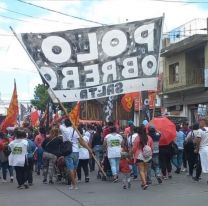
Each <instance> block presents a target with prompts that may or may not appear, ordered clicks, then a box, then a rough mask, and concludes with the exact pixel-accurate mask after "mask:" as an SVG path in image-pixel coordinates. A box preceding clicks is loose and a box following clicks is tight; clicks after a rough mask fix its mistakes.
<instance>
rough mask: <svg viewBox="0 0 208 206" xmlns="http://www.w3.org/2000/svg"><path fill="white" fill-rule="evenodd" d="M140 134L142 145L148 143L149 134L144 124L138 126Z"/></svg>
mask: <svg viewBox="0 0 208 206" xmlns="http://www.w3.org/2000/svg"><path fill="white" fill-rule="evenodd" d="M138 134H139V137H140V146H141V147H144V146H145V145H147V142H148V136H147V133H146V128H145V127H144V125H140V126H139V127H138Z"/></svg>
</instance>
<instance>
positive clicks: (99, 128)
mask: <svg viewBox="0 0 208 206" xmlns="http://www.w3.org/2000/svg"><path fill="white" fill-rule="evenodd" d="M102 131H103V129H102V127H101V126H100V125H98V126H97V128H96V132H97V133H98V134H101V133H102Z"/></svg>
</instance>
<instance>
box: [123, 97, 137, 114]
mask: <svg viewBox="0 0 208 206" xmlns="http://www.w3.org/2000/svg"><path fill="white" fill-rule="evenodd" d="M133 102H134V99H133V97H132V96H131V94H125V95H124V96H123V97H122V99H121V104H122V106H123V108H124V110H125V111H126V112H130V111H131V108H132V106H133Z"/></svg>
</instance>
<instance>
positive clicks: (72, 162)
mask: <svg viewBox="0 0 208 206" xmlns="http://www.w3.org/2000/svg"><path fill="white" fill-rule="evenodd" d="M65 163H66V167H67V170H76V169H77V167H78V164H79V152H72V153H71V154H70V155H68V156H66V157H65Z"/></svg>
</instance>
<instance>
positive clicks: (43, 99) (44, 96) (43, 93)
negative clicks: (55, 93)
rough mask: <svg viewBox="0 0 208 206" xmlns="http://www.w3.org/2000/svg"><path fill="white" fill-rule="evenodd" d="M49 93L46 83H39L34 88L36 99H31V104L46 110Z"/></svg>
mask: <svg viewBox="0 0 208 206" xmlns="http://www.w3.org/2000/svg"><path fill="white" fill-rule="evenodd" d="M48 99H49V95H48V92H47V88H46V87H45V86H44V84H38V85H37V86H36V87H35V89H34V99H32V100H31V104H32V105H33V106H35V107H37V109H39V110H41V111H45V109H46V107H47V102H48Z"/></svg>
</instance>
